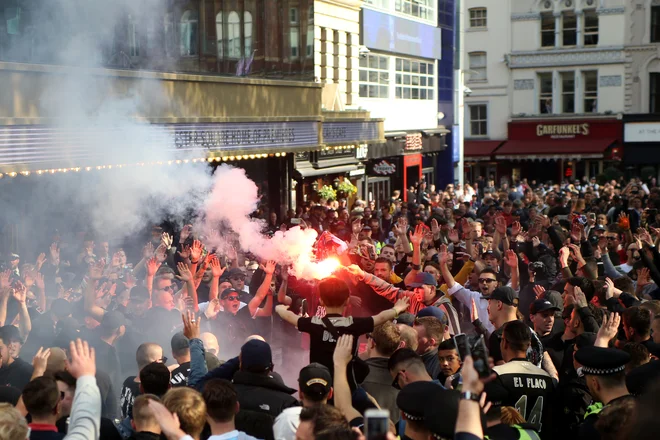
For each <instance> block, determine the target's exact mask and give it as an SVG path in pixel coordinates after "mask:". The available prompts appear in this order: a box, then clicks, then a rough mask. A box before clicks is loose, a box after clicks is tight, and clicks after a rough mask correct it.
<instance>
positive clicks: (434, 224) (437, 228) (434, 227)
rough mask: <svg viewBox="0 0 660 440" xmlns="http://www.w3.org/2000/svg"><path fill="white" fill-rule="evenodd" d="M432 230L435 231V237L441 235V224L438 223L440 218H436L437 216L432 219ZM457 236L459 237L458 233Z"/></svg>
mask: <svg viewBox="0 0 660 440" xmlns="http://www.w3.org/2000/svg"><path fill="white" fill-rule="evenodd" d="M431 232H432V233H433V237H439V236H440V225H439V224H438V220H437V219H435V218H433V219H431ZM457 234H458V233H457ZM457 237H458V235H457ZM450 240H451V239H450ZM457 240H458V238H457Z"/></svg>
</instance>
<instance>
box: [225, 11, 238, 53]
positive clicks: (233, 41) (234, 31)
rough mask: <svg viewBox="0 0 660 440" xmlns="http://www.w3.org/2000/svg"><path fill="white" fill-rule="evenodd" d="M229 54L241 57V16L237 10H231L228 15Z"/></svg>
mask: <svg viewBox="0 0 660 440" xmlns="http://www.w3.org/2000/svg"><path fill="white" fill-rule="evenodd" d="M227 56H228V57H229V58H240V57H241V18H240V17H239V15H238V12H236V11H231V12H230V13H229V16H228V17H227Z"/></svg>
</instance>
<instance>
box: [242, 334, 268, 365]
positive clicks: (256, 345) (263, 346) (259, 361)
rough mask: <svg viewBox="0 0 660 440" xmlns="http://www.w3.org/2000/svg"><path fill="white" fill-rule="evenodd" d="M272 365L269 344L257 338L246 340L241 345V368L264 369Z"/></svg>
mask: <svg viewBox="0 0 660 440" xmlns="http://www.w3.org/2000/svg"><path fill="white" fill-rule="evenodd" d="M272 366H273V354H272V352H271V350H270V345H268V344H267V343H265V342H264V341H260V340H258V339H252V340H250V341H247V342H246V343H245V344H243V346H242V347H241V369H242V370H252V371H265V370H268V369H270V368H272Z"/></svg>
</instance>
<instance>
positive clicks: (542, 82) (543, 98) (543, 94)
mask: <svg viewBox="0 0 660 440" xmlns="http://www.w3.org/2000/svg"><path fill="white" fill-rule="evenodd" d="M539 110H540V113H542V114H550V113H552V73H550V72H547V73H539Z"/></svg>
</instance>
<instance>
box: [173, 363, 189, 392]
mask: <svg viewBox="0 0 660 440" xmlns="http://www.w3.org/2000/svg"><path fill="white" fill-rule="evenodd" d="M189 375H190V362H184V363H183V364H181V365H179V366H178V367H176V369H174V371H172V378H171V379H170V383H171V384H172V386H173V387H185V386H188V376H189Z"/></svg>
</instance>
